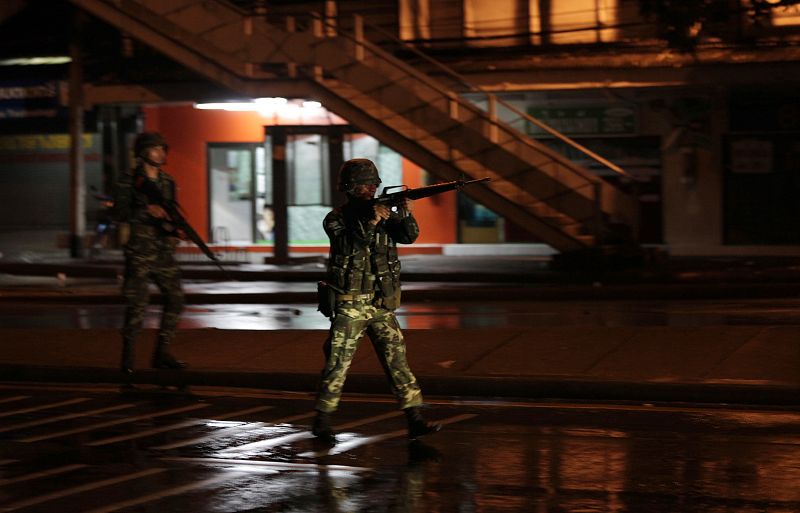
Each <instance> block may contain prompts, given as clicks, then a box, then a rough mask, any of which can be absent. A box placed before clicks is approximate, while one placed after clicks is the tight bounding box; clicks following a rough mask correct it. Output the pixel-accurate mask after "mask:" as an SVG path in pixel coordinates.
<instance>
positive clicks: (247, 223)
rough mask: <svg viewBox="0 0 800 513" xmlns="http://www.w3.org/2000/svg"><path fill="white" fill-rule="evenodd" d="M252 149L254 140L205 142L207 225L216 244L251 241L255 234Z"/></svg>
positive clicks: (253, 158) (253, 153) (254, 152)
mask: <svg viewBox="0 0 800 513" xmlns="http://www.w3.org/2000/svg"><path fill="white" fill-rule="evenodd" d="M255 150H256V145H254V144H209V145H208V173H209V200H210V201H209V205H210V208H209V216H210V218H209V228H210V230H211V241H212V242H214V243H216V244H251V243H253V242H254V240H255V238H256V230H255V224H256V223H255V222H254V221H255V210H256V201H255V198H256V186H255V177H256V170H255V162H256V151H255ZM261 151H262V157H261V161H262V162H263V148H261ZM262 174H263V173H262ZM262 209H263V206H262Z"/></svg>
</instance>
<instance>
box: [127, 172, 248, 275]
mask: <svg viewBox="0 0 800 513" xmlns="http://www.w3.org/2000/svg"><path fill="white" fill-rule="evenodd" d="M133 185H134V187H135V188H136V189H137V190H139V191H141V192H142V193H144V195H145V196H147V201H148V202H149V203H152V204H154V205H158V206H159V207H161V208H163V209H164V212H166V213H167V216H168V217H169V222H170V224H172V225H173V226H174V229H173V230H170V231H171V232H178V231H182V232H183V233H184V234H186V238H187V239H189V240H190V241H192V242H194V243H195V245H196V246H197V247H198V248H200V251H202V252H203V253H204V254H205V255H206V256H207V257H208V258H210V259H211V260H212V261H213V262H214V263H215V264H217V267H219V269H220V270H221V271H222V272H223V273H225V276H226V277H228V279H232V278H231V276H230V274H228V271H227V270H226V269H225V268H224V267H222V262H220V260H219V258H217V255H215V254H214V252H213V251H211V249H210V248H209V247H208V246H206V243H205V242H203V239H201V238H200V235H198V234H197V232H196V231H194V228H192V226H191V225H190V224H189V222H188V221H187V220H186V218H185V217H184V216H183V214H181V212H180V205H178V202H177V201H174V200H168V199H167V198H165V197H164V195H163V194H162V193H161V189H159V188H158V186H157V185H156V184H155V182H153V181H152V180H148V179H147V177H145V176H139V177H137V179H136V180H135V181H134V184H133Z"/></svg>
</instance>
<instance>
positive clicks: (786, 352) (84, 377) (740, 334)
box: [0, 256, 800, 407]
mask: <svg viewBox="0 0 800 513" xmlns="http://www.w3.org/2000/svg"><path fill="white" fill-rule="evenodd" d="M690 263H691V264H692V265H689V264H690ZM46 264H47V265H51V266H53V267H47V268H43V267H41V266H42V265H44V263H41V262H40V263H31V264H27V265H28V266H29V267H19V266H24V265H26V264H24V263H2V262H0V273H5V274H0V301H3V302H4V303H7V304H10V305H13V304H16V303H17V302H23V301H25V302H30V301H40V302H45V301H53V302H75V303H109V302H112V301H113V302H120V301H121V300H120V298H119V284H118V282H117V272H118V270H119V268H118V265H117V264H113V263H112V264H83V263H79V262H49V263H46ZM13 266H17V267H13ZM56 269H59V270H58V271H56V272H57V273H63V274H64V275H65V277H64V278H63V279H59V278H58V277H57V276H56V275H55V274H56V273H54V272H53V271H55V270H56ZM195 271H196V272H198V273H208V274H207V275H208V276H216V277H217V278H219V276H220V275H219V271H216V274H214V273H215V271H213V270H210V269H209V267H208V266H199V265H195V266H186V272H185V274H186V275H189V274H191V273H192V272H195ZM10 272H13V273H15V274H8V273H10ZM237 272H240V273H250V274H252V276H250V277H251V278H252V279H253V280H255V279H256V277H257V278H258V281H239V282H209V281H192V280H187V283H186V289H187V293H188V294H187V295H188V297H189V301H190V302H201V303H202V302H226V301H229V302H236V303H246V302H252V303H267V302H272V303H281V302H283V303H292V302H306V303H310V302H313V301H315V295H314V294H315V292H314V285H315V282H316V280H317V279H318V277H320V276H321V275H322V274H321V273H322V267H321V266H320V265H319V263H313V262H312V263H305V264H302V265H295V266H267V265H263V266H253V265H251V266H247V267H245V266H239V268H238V271H237ZM81 273H86V274H85V275H88V276H89V277H83V278H75V277H74V276H76V275H80V274H81ZM92 273H94V274H92ZM204 275H205V274H204ZM248 276H249V274H248ZM432 278H434V279H435V280H434V281H431V279H432ZM193 279H194V280H198V279H199V278H196V277H195V278H193ZM403 279H404V281H405V282H406V284H407V285H406V286H405V287H404V298H405V300H406V301H427V300H431V301H447V300H448V299H451V298H456V299H459V300H461V301H469V300H476V301H492V300H532V299H537V300H541V299H562V300H570V299H581V300H586V299H593V298H596V299H605V300H607V299H617V298H620V297H627V298H647V299H653V298H654V297H668V298H669V297H675V298H684V299H685V298H697V297H724V298H731V297H745V298H752V297H756V296H761V297H798V296H800V269H796V268H795V267H794V266H793V262H792V261H788V260H787V261H783V262H779V261H774V260H773V261H759V262H745V261H726V262H723V263H720V262H709V261H696V262H673V263H672V264H671V265H670V266H666V267H663V268H660V269H646V270H627V271H619V272H616V273H605V274H603V275H598V274H596V273H595V274H594V275H591V274H590V273H584V274H580V273H566V274H565V273H554V272H552V271H549V270H547V269H546V266H545V265H544V264H543V262H542V261H541V260H535V259H525V258H512V257H495V258H486V257H481V258H465V257H436V258H435V257H428V256H414V257H406V258H405V259H404V272H403ZM600 279H602V280H603V281H597V280H600ZM405 335H406V340H407V345H408V354H409V360H410V363H411V366H412V369H413V370H414V372H415V374H416V375H417V376H418V378H419V380H420V382H421V384H422V386H423V391H424V392H425V394H426V395H427V396H429V397H430V396H461V397H507V398H518V399H555V398H557V399H572V400H595V399H597V400H631V401H642V402H650V401H686V402H712V403H734V404H760V405H790V406H792V407H794V406H798V405H800V343H798V341H800V323H798V325H796V326H795V325H786V326H777V325H772V326H771V325H765V326H750V325H742V326H729V325H726V326H704V327H681V326H599V327H585V326H583V327H573V326H548V327H544V328H535V329H534V328H473V329H450V330H435V329H431V330H412V329H409V330H405ZM324 338H325V332H324V331H319V330H274V331H246V330H219V329H189V330H182V331H180V332H179V335H178V337H177V339H176V341H175V342H174V351H175V353H176V354H177V355H178V356H179V357H180V358H182V359H185V360H186V361H187V362H188V363H189V364H190V368H189V370H187V371H185V372H180V373H178V372H168V371H154V370H150V369H148V361H147V358H148V356H149V354H150V353H151V350H152V349H151V348H152V344H153V339H154V333H153V332H152V331H147V333H146V335H145V337H143V340H142V342H141V343H140V347H139V350H138V362H137V368H139V369H142V370H141V372H139V373H137V377H136V379H137V380H138V381H139V382H142V383H159V384H167V383H171V384H178V383H186V384H191V385H214V386H240V387H256V388H271V389H280V390H292V391H298V392H307V393H312V392H313V390H314V387H315V384H316V380H317V376H318V373H319V371H320V369H321V367H322V364H323V359H322V352H321V345H322V342H323V340H324ZM119 343H120V342H119V333H118V330H116V329H85V330H70V329H58V328H42V329H8V328H6V329H2V328H0V376H2V379H3V380H42V381H65V382H104V383H116V382H119V380H120V376H119V373H118V372H117V370H116V369H117V365H118V357H119ZM386 391H387V385H386V381H385V378H384V377H383V373H382V370H381V369H380V367H379V365H378V363H377V360H376V359H375V357H374V354H373V351H372V348H371V347H370V344H369V342H368V341H366V340H365V341H363V342H362V346H361V348H360V350H359V352H358V353H357V356H356V360H355V362H354V365H353V368H352V371H351V373H350V377H349V378H348V382H347V385H346V388H345V392H346V393H347V392H363V393H385V392H386Z"/></svg>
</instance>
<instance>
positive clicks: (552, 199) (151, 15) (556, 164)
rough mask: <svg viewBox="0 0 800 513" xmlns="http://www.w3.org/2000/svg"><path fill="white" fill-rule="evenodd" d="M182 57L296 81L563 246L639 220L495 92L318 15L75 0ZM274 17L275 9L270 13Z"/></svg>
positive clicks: (356, 25) (358, 23)
mask: <svg viewBox="0 0 800 513" xmlns="http://www.w3.org/2000/svg"><path fill="white" fill-rule="evenodd" d="M72 2H73V3H74V4H75V5H77V6H79V7H80V8H82V9H84V10H85V11H87V12H89V13H91V14H92V15H94V16H96V17H98V18H100V19H102V20H104V21H106V22H107V23H109V24H111V25H113V26H115V27H117V28H118V29H120V30H122V31H124V32H126V33H128V34H130V35H131V36H132V37H135V38H137V39H139V40H141V41H142V42H144V43H146V44H148V45H150V46H152V47H154V48H155V49H157V50H158V51H160V52H162V53H164V54H165V55H167V56H169V57H170V58H172V59H174V60H175V61H177V62H179V63H181V64H182V65H184V66H186V67H188V68H190V69H192V70H194V71H196V72H198V73H200V74H202V75H204V76H206V77H207V78H209V79H210V80H213V81H215V82H217V83H219V84H222V85H225V86H227V87H229V88H230V89H231V90H233V91H236V92H238V93H240V94H245V95H248V96H251V97H257V96H274V93H273V91H274V89H271V88H270V84H274V83H276V82H280V81H282V82H284V83H285V82H286V81H289V82H290V83H295V84H297V85H298V89H300V86H301V85H302V86H303V87H302V90H298V96H303V95H306V94H310V95H311V96H313V97H314V98H315V99H317V100H319V101H321V102H322V103H323V104H324V105H325V106H326V107H327V108H328V109H329V110H331V111H333V112H335V113H337V114H338V115H340V116H341V117H343V118H345V119H347V120H349V121H350V122H351V123H352V124H354V125H356V126H358V127H359V128H360V129H362V130H364V131H365V132H367V133H369V134H370V135H372V136H374V137H376V138H377V139H379V140H381V141H382V142H383V143H385V144H387V145H388V146H390V147H392V148H394V149H395V150H397V151H398V152H400V153H402V154H403V155H405V156H406V157H407V158H410V159H411V160H413V161H415V162H416V163H417V164H419V165H420V166H422V167H423V168H425V169H426V170H427V171H429V172H430V173H431V174H433V175H434V176H437V177H439V178H441V179H444V180H453V179H458V178H469V179H472V178H482V177H485V176H488V177H491V178H492V181H490V182H485V183H482V184H479V185H476V186H472V187H469V188H467V189H465V192H466V193H467V194H468V195H469V196H470V197H472V198H473V199H475V200H476V201H478V202H480V203H482V204H483V205H484V206H486V207H488V208H490V209H492V210H493V211H495V212H497V213H498V214H500V215H502V216H504V217H505V218H506V219H509V220H511V221H513V222H515V223H517V224H518V225H520V226H522V227H524V228H525V229H527V230H528V231H530V232H531V233H532V234H534V235H535V236H536V237H538V238H539V239H541V240H542V241H543V242H545V243H547V244H549V245H550V246H552V247H554V248H556V249H557V250H559V251H562V252H569V251H575V250H581V249H585V248H590V247H596V246H598V245H599V244H601V243H602V242H603V241H602V239H603V238H604V237H605V235H606V234H607V232H608V226H609V225H611V224H614V225H618V226H620V225H621V226H624V227H626V228H627V230H628V231H629V232H630V233H634V234H635V233H636V232H637V231H638V206H637V201H636V200H635V198H633V197H632V196H631V195H629V194H627V193H625V192H623V191H621V190H620V189H618V188H617V187H615V186H613V185H611V184H610V183H609V182H607V181H604V180H603V179H601V178H599V177H597V176H595V175H594V174H592V173H591V172H590V171H588V170H586V169H585V168H583V167H581V166H578V165H576V164H575V163H573V162H571V161H570V160H569V159H567V158H566V157H564V156H562V155H560V154H558V153H556V152H554V151H553V150H551V149H550V148H548V147H547V146H545V145H544V144H541V143H539V142H537V141H535V140H533V139H531V138H530V137H528V136H527V135H525V134H523V133H521V132H519V131H518V130H516V129H514V128H512V126H511V124H510V123H508V122H504V121H502V120H501V118H503V119H508V117H509V116H516V117H517V118H519V119H522V120H523V121H524V122H530V123H535V124H537V125H539V126H540V127H542V128H543V129H545V130H547V131H548V132H549V133H550V135H551V136H553V137H556V138H558V139H560V140H562V141H563V142H566V143H567V144H569V145H571V146H572V147H573V148H576V149H578V150H580V151H581V152H582V153H584V154H586V155H588V156H589V157H591V158H592V159H594V160H595V161H597V162H601V163H602V164H603V165H605V166H607V167H608V168H609V169H612V170H613V171H615V172H617V173H621V174H624V171H622V170H620V169H619V168H617V167H616V166H614V164H612V163H610V162H608V161H605V160H604V159H602V158H601V157H599V156H597V155H594V154H592V153H591V152H589V151H588V150H586V149H585V148H582V147H580V146H579V145H578V144H577V143H575V142H574V141H572V140H570V139H568V138H566V137H565V136H563V135H562V134H559V133H557V132H555V131H554V130H552V129H550V128H549V127H546V126H543V125H542V124H541V123H540V122H539V121H538V120H535V119H532V118H530V117H529V116H527V115H526V114H525V113H522V112H520V111H518V110H517V109H515V108H514V107H513V106H511V105H508V104H505V103H503V102H502V101H501V100H499V99H498V98H496V97H495V96H494V95H492V94H485V95H484V98H485V101H484V102H483V103H484V104H485V108H481V107H479V106H478V105H477V104H476V103H473V102H472V101H468V100H466V99H464V98H462V97H461V96H459V95H458V94H457V93H456V92H454V91H453V90H452V89H451V88H448V87H447V86H446V85H445V84H444V83H443V82H440V81H438V80H436V79H433V78H431V77H430V76H428V75H425V74H423V73H420V72H419V71H418V70H416V69H415V68H413V67H411V66H409V65H408V64H407V63H405V62H404V61H401V60H399V59H397V58H395V57H394V56H392V55H391V54H389V53H387V52H386V51H384V50H382V49H381V48H380V47H378V46H376V45H374V44H372V43H370V42H369V41H368V40H367V39H366V38H365V37H364V23H363V20H362V19H361V18H360V17H358V16H356V17H355V19H354V22H353V28H352V30H349V31H344V30H341V29H340V28H338V27H337V26H336V25H335V23H334V22H333V20H323V19H322V18H321V17H317V18H314V19H313V21H312V23H310V24H307V26H305V27H303V29H302V30H300V29H298V27H297V24H296V21H295V20H294V19H293V18H287V19H286V20H283V23H282V24H281V25H280V26H279V25H277V24H274V23H271V22H268V20H267V19H265V18H264V17H263V16H256V15H252V14H251V13H249V12H246V11H243V10H241V9H239V8H237V7H236V6H234V5H232V4H229V3H227V2H224V1H222V0H171V1H169V2H165V1H163V0H72ZM270 21H272V20H270Z"/></svg>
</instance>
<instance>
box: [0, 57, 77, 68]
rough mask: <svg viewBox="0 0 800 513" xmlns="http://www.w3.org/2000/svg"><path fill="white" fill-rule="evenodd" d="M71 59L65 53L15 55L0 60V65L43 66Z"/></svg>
mask: <svg viewBox="0 0 800 513" xmlns="http://www.w3.org/2000/svg"><path fill="white" fill-rule="evenodd" d="M68 62H72V59H71V58H70V57H68V56H66V55H53V56H49V57H16V58H13V59H2V60H0V66H43V65H53V64H66V63H68Z"/></svg>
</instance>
